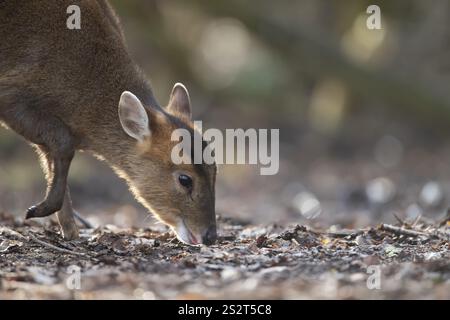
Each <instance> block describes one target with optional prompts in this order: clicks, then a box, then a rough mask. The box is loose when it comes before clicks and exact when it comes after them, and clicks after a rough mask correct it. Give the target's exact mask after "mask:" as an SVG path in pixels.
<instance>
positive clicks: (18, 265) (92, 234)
mask: <svg viewBox="0 0 450 320" xmlns="http://www.w3.org/2000/svg"><path fill="white" fill-rule="evenodd" d="M219 226H220V227H219V240H218V243H217V244H215V245H212V246H200V247H193V246H187V245H184V244H182V243H180V242H179V241H178V240H176V238H175V237H174V235H173V234H172V233H171V232H170V231H168V230H167V229H165V227H158V228H157V227H152V228H127V229H123V228H118V227H115V226H112V225H106V226H102V227H98V228H95V229H81V230H80V231H81V232H80V238H79V239H78V240H74V241H64V240H62V238H61V236H60V234H59V231H58V227H57V225H56V224H54V223H53V224H47V225H43V224H40V223H38V222H35V221H25V222H24V221H23V219H22V218H17V217H13V216H12V215H8V214H5V213H2V214H0V299H249V298H250V299H254V298H261V299H310V298H318V299H353V298H355V299H366V298H368V299H388V298H398V299H410V298H412V299H415V298H421V299H449V298H450V263H449V261H450V260H449V258H450V253H449V248H450V242H449V237H450V221H449V220H448V217H447V218H446V219H444V220H443V221H437V222H435V221H424V220H423V219H416V220H415V221H413V222H403V221H399V223H398V224H397V225H386V224H380V225H377V226H373V227H367V228H362V229H357V230H348V229H336V228H334V227H333V228H328V229H325V228H323V229H320V228H315V229H312V228H311V227H307V226H303V225H285V226H281V225H275V224H270V225H251V224H248V223H245V222H244V221H239V220H235V219H231V218H221V217H219Z"/></svg>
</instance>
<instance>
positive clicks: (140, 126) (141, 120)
mask: <svg viewBox="0 0 450 320" xmlns="http://www.w3.org/2000/svg"><path fill="white" fill-rule="evenodd" d="M119 119H120V124H121V125H122V128H123V130H124V131H125V132H126V133H127V134H128V135H129V136H130V137H132V138H134V139H136V140H137V141H139V142H142V141H144V140H145V139H146V138H148V137H150V135H151V132H150V127H149V119H148V115H147V112H146V111H145V108H144V106H143V105H142V103H141V101H139V99H138V98H137V97H136V96H135V95H134V94H132V93H131V92H129V91H124V92H123V93H122V95H121V96H120V101H119Z"/></svg>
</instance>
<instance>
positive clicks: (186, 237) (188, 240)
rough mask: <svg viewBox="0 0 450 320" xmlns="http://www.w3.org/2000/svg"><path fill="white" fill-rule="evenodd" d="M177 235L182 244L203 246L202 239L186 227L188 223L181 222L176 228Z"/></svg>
mask: <svg viewBox="0 0 450 320" xmlns="http://www.w3.org/2000/svg"><path fill="white" fill-rule="evenodd" d="M174 231H175V234H176V235H177V238H178V240H180V241H181V242H183V243H185V244H188V245H191V246H198V245H200V244H201V237H196V236H195V235H194V234H193V233H192V231H191V230H189V228H188V227H187V226H186V223H185V222H184V221H183V220H181V221H180V222H179V223H178V225H177V226H176V227H175V228H174Z"/></svg>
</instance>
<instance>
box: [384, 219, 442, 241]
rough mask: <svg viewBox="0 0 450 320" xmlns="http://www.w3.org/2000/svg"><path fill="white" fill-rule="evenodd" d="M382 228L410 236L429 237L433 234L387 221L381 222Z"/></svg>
mask: <svg viewBox="0 0 450 320" xmlns="http://www.w3.org/2000/svg"><path fill="white" fill-rule="evenodd" d="M380 229H381V230H385V231H389V232H392V233H395V234H402V235H405V236H409V237H427V238H429V237H430V236H433V235H432V234H428V233H425V232H421V231H416V230H410V229H405V228H403V227H396V226H393V225H390V224H385V223H382V224H381V226H380Z"/></svg>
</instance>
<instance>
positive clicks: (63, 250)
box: [26, 232, 89, 257]
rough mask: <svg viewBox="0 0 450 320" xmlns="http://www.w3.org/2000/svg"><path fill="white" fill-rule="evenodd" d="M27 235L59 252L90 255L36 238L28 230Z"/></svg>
mask: <svg viewBox="0 0 450 320" xmlns="http://www.w3.org/2000/svg"><path fill="white" fill-rule="evenodd" d="M26 235H27V236H28V237H29V238H30V239H31V240H33V241H34V242H36V243H38V244H40V245H43V246H44V247H47V248H50V249H53V250H56V251H59V252H63V253H68V254H75V255H78V256H83V257H89V256H88V255H87V254H85V253H83V252H76V251H72V250H68V249H64V248H60V247H57V246H55V245H53V244H51V243H48V242H45V241H43V240H40V239H38V238H36V237H35V236H34V235H33V234H31V232H27V233H26Z"/></svg>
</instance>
